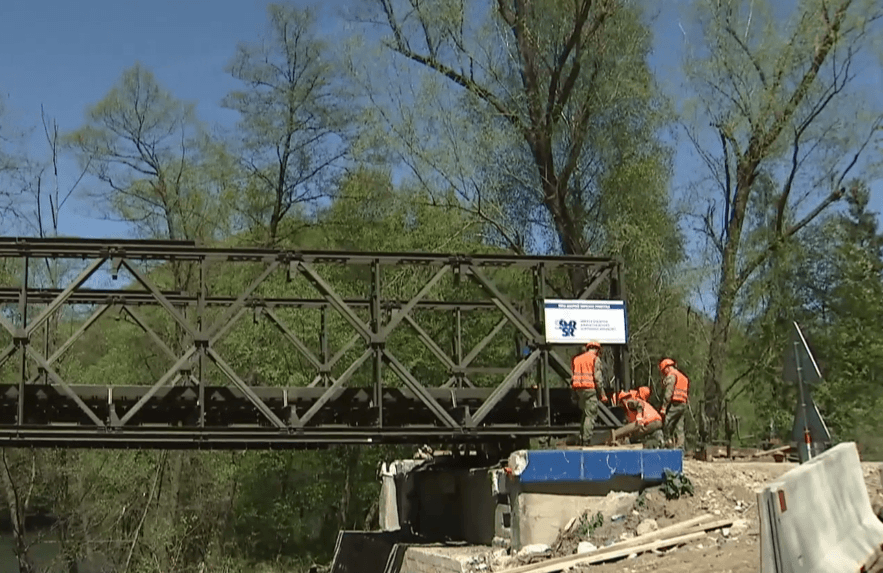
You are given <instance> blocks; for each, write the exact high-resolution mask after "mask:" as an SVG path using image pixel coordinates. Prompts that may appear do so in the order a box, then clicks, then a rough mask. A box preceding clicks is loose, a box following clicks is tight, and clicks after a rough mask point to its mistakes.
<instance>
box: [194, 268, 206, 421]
mask: <svg viewBox="0 0 883 573" xmlns="http://www.w3.org/2000/svg"><path fill="white" fill-rule="evenodd" d="M205 265H206V260H205V259H202V261H200V263H199V299H198V300H197V303H196V322H197V328H198V329H199V338H200V340H204V338H203V337H204V336H205V298H206V287H205V279H206V276H205V274H206V268H205ZM198 360H199V363H198V364H199V366H198V368H199V427H200V428H204V427H205V351H204V349H200V351H199V358H198Z"/></svg>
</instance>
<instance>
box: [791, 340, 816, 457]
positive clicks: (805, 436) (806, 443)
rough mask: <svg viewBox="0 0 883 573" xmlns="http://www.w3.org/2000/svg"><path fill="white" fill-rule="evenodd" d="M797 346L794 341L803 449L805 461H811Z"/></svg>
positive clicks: (807, 415) (804, 391)
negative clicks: (801, 415)
mask: <svg viewBox="0 0 883 573" xmlns="http://www.w3.org/2000/svg"><path fill="white" fill-rule="evenodd" d="M798 352H799V350H798V344H797V341H796V340H795V341H794V363H795V366H796V370H797V388H798V391H799V392H800V410H801V411H802V412H803V447H804V449H805V451H806V459H805V460H804V461H809V460H811V459H812V438H811V436H810V433H809V414H808V413H807V411H806V389H805V388H804V387H803V368H802V367H801V366H800V355H798V354H797V353H798Z"/></svg>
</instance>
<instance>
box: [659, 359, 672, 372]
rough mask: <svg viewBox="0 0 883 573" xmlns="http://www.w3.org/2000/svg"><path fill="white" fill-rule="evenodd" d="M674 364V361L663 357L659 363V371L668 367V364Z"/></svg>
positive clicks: (663, 370)
mask: <svg viewBox="0 0 883 573" xmlns="http://www.w3.org/2000/svg"><path fill="white" fill-rule="evenodd" d="M674 365H675V361H674V360H672V359H671V358H663V359H662V362H660V363H659V371H660V372H665V369H666V368H668V367H669V366H674Z"/></svg>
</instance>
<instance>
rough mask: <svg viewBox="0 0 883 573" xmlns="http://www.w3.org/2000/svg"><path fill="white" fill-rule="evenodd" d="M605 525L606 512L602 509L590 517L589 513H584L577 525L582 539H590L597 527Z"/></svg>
mask: <svg viewBox="0 0 883 573" xmlns="http://www.w3.org/2000/svg"><path fill="white" fill-rule="evenodd" d="M603 525H604V514H603V513H601V512H600V511H599V512H597V513H595V515H593V516H591V517H589V514H588V513H584V514H582V515H581V516H580V518H579V523H578V524H577V526H576V531H577V535H579V537H580V539H588V538H589V537H591V536H592V534H593V533H594V532H595V530H596V529H598V528H599V527H601V526H603Z"/></svg>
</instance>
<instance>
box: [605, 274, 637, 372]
mask: <svg viewBox="0 0 883 573" xmlns="http://www.w3.org/2000/svg"><path fill="white" fill-rule="evenodd" d="M622 266H623V264H622V259H621V258H617V259H616V265H615V267H614V269H613V271H612V272H611V273H610V298H611V299H612V300H621V301H623V304H624V305H625V310H624V314H625V317H626V318H625V320H626V322H625V329H626V341H625V344H623V345H622V346H621V347H620V349H619V352H617V353H616V354H615V355H614V362H615V366H614V368H615V369H616V376H617V378H619V380H621V383H620V389H623V388H625V389H631V387H632V372H631V357H630V353H629V341H628V324H629V323H628V303H627V302H626V300H625V284H624V282H625V280H624V279H625V277H623V273H622Z"/></svg>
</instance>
